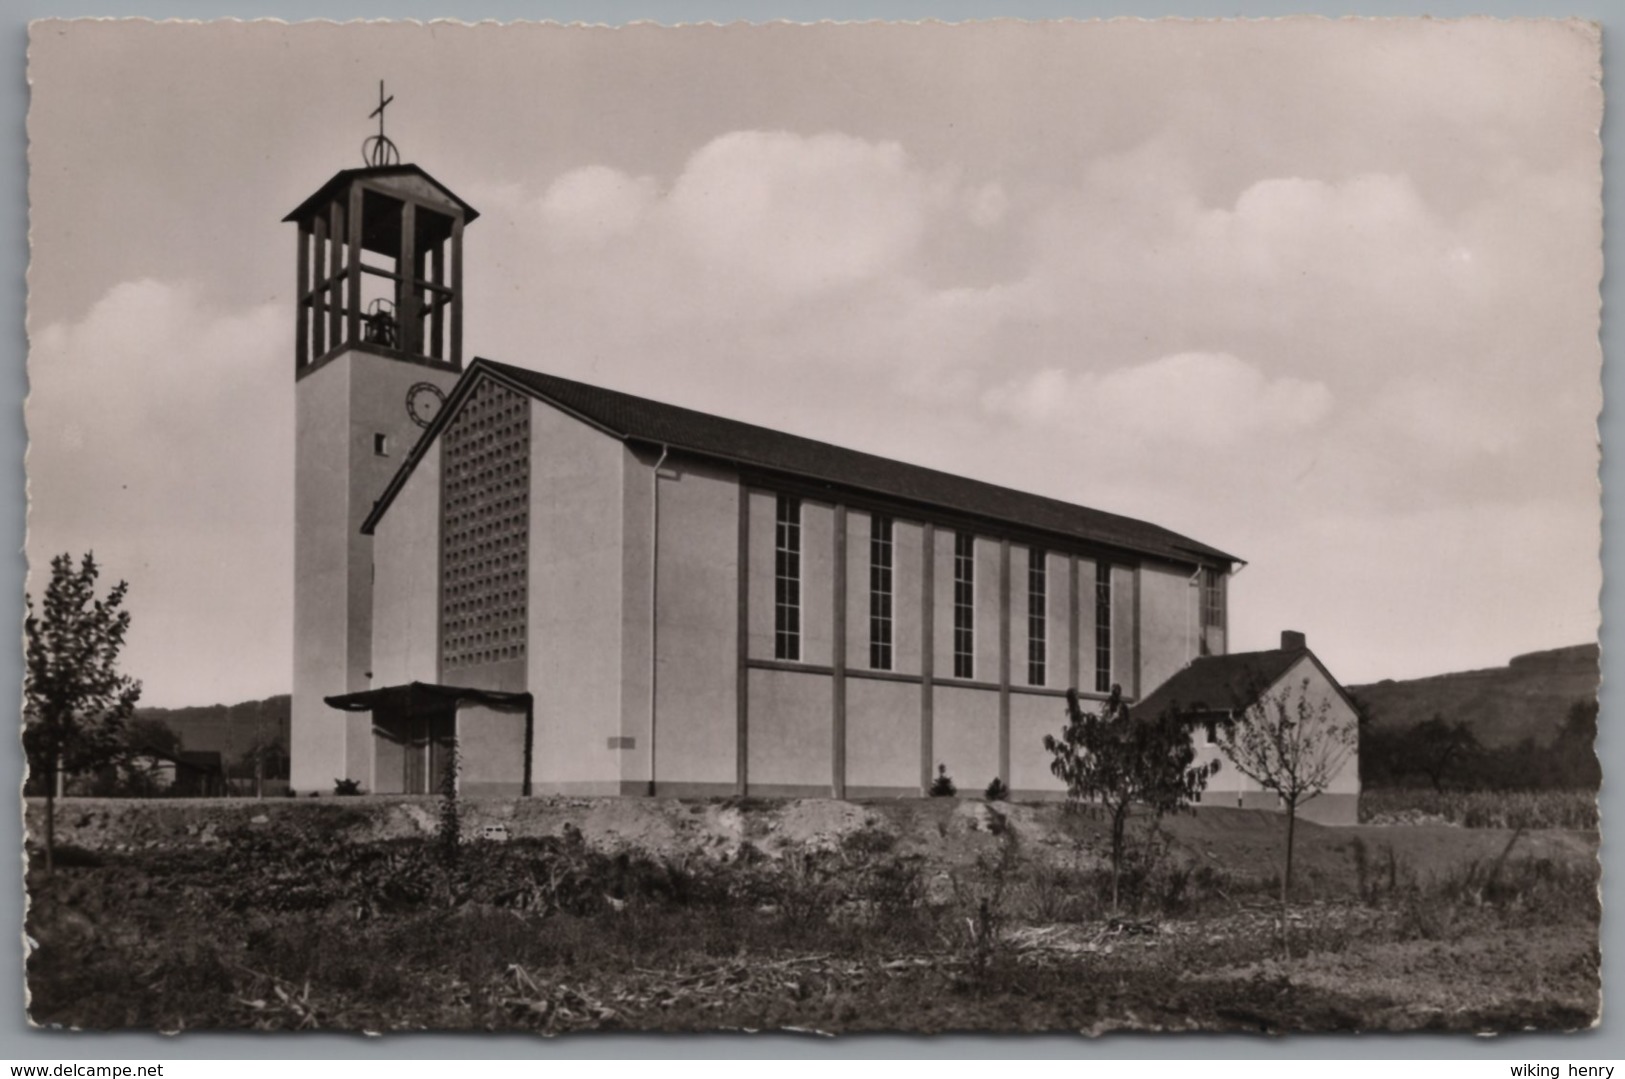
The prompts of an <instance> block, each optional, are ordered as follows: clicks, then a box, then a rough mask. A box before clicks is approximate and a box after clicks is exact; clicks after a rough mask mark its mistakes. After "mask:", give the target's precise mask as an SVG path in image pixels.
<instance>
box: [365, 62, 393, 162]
mask: <svg viewBox="0 0 1625 1079" xmlns="http://www.w3.org/2000/svg"><path fill="white" fill-rule="evenodd" d="M394 100H395V95H394V94H390V95H389V96H388V97H385V96H384V80H383V79H379V80H378V107H377V108H376V109H373V110H372V112H370V113H368V114H367V119H369V120H370V119H372V118H373V117H374V116H376V117H378V134H376V135H369V136H367V138H366V140H365V141H363V142H362V144H361V159H362V160H363V161H365V162H366V163H367V164H368V165H371V166H374V167H377V166H379V165H399V164H400V163H401V151H400V148H399V147H397V146H396V145H395V144H394V143H393V142H391V141H390V139H389V136H387V135H385V134H384V110H385V109H386V108H388V107H389V103H390V102H391V101H394Z"/></svg>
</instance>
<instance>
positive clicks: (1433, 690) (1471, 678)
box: [1348, 644, 1600, 746]
mask: <svg viewBox="0 0 1625 1079" xmlns="http://www.w3.org/2000/svg"><path fill="white" fill-rule="evenodd" d="M1599 658H1600V657H1599V651H1598V648H1597V646H1596V645H1594V644H1581V645H1574V646H1572V647H1569V648H1554V649H1551V650H1550V651H1545V652H1530V653H1528V654H1527V655H1522V656H1516V657H1514V658H1513V660H1512V662H1511V663H1509V664H1507V665H1506V666H1505V667H1490V668H1486V669H1484V670H1478V671H1459V672H1457V673H1454V674H1438V675H1433V676H1431V677H1428V678H1412V679H1407V680H1405V681H1395V680H1393V679H1385V680H1384V681H1381V682H1375V683H1372V684H1369V685H1363V686H1349V687H1348V690H1349V692H1350V693H1352V694H1353V695H1354V696H1355V697H1356V698H1357V699H1358V700H1359V701H1361V702H1362V703H1363V704H1364V705H1365V706H1366V708H1367V710H1368V711H1369V712H1370V714H1371V719H1372V723H1373V724H1374V725H1375V726H1377V727H1379V728H1384V729H1389V730H1396V729H1403V728H1406V727H1410V726H1412V725H1414V724H1417V723H1421V722H1424V721H1425V720H1428V719H1430V718H1432V717H1433V716H1434V715H1435V714H1438V715H1442V716H1443V717H1444V718H1445V720H1446V721H1447V722H1451V723H1454V722H1456V721H1458V720H1459V721H1463V722H1465V723H1467V724H1468V726H1469V727H1471V728H1472V730H1473V732H1474V733H1475V734H1477V735H1478V739H1479V741H1480V742H1482V743H1483V744H1485V745H1487V746H1504V745H1515V744H1516V743H1518V742H1520V741H1522V740H1523V739H1524V738H1526V737H1533V738H1534V739H1535V741H1537V742H1539V743H1543V744H1544V743H1546V742H1549V741H1551V739H1552V738H1553V737H1554V736H1555V735H1556V734H1557V731H1558V730H1559V728H1561V727H1562V725H1563V717H1564V716H1565V715H1566V714H1567V712H1568V710H1569V708H1570V707H1571V706H1572V705H1573V704H1574V702H1576V701H1583V700H1590V699H1593V698H1595V697H1596V695H1597V687H1598V684H1599V682H1600V668H1599V667H1598V662H1599Z"/></svg>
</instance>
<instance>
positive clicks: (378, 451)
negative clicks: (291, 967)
mask: <svg viewBox="0 0 1625 1079" xmlns="http://www.w3.org/2000/svg"><path fill="white" fill-rule="evenodd" d="M378 92H379V104H378V108H377V110H375V111H374V113H373V115H374V116H376V117H377V118H378V134H377V135H375V136H372V137H370V138H368V139H367V140H366V142H365V143H364V144H363V147H362V155H363V160H364V161H365V162H366V163H365V165H364V166H363V167H361V168H353V169H345V170H343V171H341V172H339V173H338V174H336V175H335V176H334V177H333V178H332V179H330V180H328V181H327V183H325V184H323V185H322V186H321V187H320V188H319V189H318V190H317V191H316V193H315V194H313V195H311V196H310V197H309V198H307V199H306V200H305V201H304V202H302V203H300V204H299V206H298V208H297V209H295V210H294V211H293V212H292V213H290V214H288V216H287V217H285V218H283V220H284V221H291V222H293V223H294V224H295V225H297V226H298V247H297V258H296V265H297V271H298V287H297V290H296V291H295V293H294V296H295V308H294V314H295V322H296V328H295V336H294V370H293V376H294V415H295V449H294V580H293V594H294V601H293V617H294V660H293V667H294V669H293V715H292V728H291V740H292V745H291V746H290V747H289V750H290V754H291V756H292V775H291V778H290V785H291V786H292V787H293V788H294V789H295V790H296V791H298V792H299V793H301V794H304V793H309V792H320V793H323V794H326V793H330V792H331V791H332V790H333V785H334V781H335V780H338V779H354V780H358V781H359V782H360V783H361V785H362V787H363V788H365V789H368V790H370V789H372V786H373V783H372V778H371V774H370V773H371V767H372V746H371V740H372V739H371V731H370V729H369V724H370V722H371V721H370V718H369V717H368V716H367V715H366V714H364V713H363V714H359V715H356V714H352V713H345V712H339V711H336V710H334V709H332V708H329V707H328V706H327V705H326V704H325V703H324V702H323V699H322V698H324V697H328V696H333V695H336V694H341V693H353V692H357V691H360V690H365V689H368V688H371V686H370V679H371V670H370V668H371V657H372V538H371V537H370V536H364V535H362V534H361V524H362V522H363V521H364V520H365V519H366V516H367V514H368V512H369V511H370V510H371V509H372V505H373V501H374V500H375V499H376V498H377V497H378V496H379V495H380V494H382V493H383V490H384V487H385V486H386V485H387V484H388V483H389V480H390V478H391V477H392V476H394V474H395V472H396V470H397V469H399V468H400V466H401V463H402V462H403V461H404V460H405V457H406V454H407V453H408V451H410V450H411V448H412V446H413V445H414V444H415V443H416V441H417V439H418V436H419V435H421V434H422V433H423V429H424V428H425V427H427V426H428V425H429V423H430V422H432V421H433V419H434V416H435V414H436V413H437V412H438V410H439V406H440V404H441V402H443V401H444V399H445V395H446V393H447V392H449V390H450V388H451V386H452V384H453V383H455V382H456V381H457V378H458V375H459V374H461V372H462V369H463V295H462V291H463V290H462V283H463V228H464V226H465V225H467V224H468V223H469V222H471V221H473V220H474V219H475V218H476V217H477V216H479V215H478V212H477V211H476V210H475V209H474V208H473V207H472V206H470V205H469V204H468V203H466V202H464V201H463V200H462V199H460V198H458V197H457V195H455V194H454V193H453V192H452V191H451V190H450V189H449V188H447V187H446V186H444V185H443V184H441V183H440V182H439V181H437V180H436V179H435V178H434V177H432V176H430V175H429V174H428V173H427V172H425V171H424V170H423V169H421V168H419V167H418V166H416V165H410V164H407V165H403V164H401V163H400V154H399V152H398V151H397V150H396V148H395V145H394V143H392V142H391V141H390V140H389V139H388V138H387V137H385V135H384V127H383V116H384V109H385V108H386V107H387V106H388V105H389V103H390V102H391V101H392V100H393V98H386V97H385V96H384V91H383V84H382V83H380V84H379V91H378Z"/></svg>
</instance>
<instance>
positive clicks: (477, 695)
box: [322, 682, 530, 716]
mask: <svg viewBox="0 0 1625 1079" xmlns="http://www.w3.org/2000/svg"><path fill="white" fill-rule="evenodd" d="M322 699H323V700H325V701H326V702H327V703H328V704H329V705H330V706H331V707H333V708H338V709H340V710H342V711H345V712H381V711H387V712H390V713H393V714H395V715H401V716H415V715H422V714H425V713H429V712H441V711H444V710H445V709H446V708H448V707H455V706H456V705H458V704H459V703H462V702H464V701H467V702H469V703H471V704H484V705H489V706H490V707H492V708H525V707H528V706H529V705H530V694H529V693H502V692H498V691H497V690H492V689H474V688H473V687H471V686H442V685H436V684H435V683H433V682H408V683H406V685H404V686H385V687H383V688H381V689H369V690H364V691H363V692H360V693H344V694H340V695H339V696H337V697H324V698H322Z"/></svg>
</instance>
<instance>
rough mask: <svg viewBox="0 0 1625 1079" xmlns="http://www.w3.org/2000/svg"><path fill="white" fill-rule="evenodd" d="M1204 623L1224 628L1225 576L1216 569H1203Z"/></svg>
mask: <svg viewBox="0 0 1625 1079" xmlns="http://www.w3.org/2000/svg"><path fill="white" fill-rule="evenodd" d="M1202 625H1204V626H1218V627H1219V628H1221V629H1222V628H1224V577H1223V575H1222V574H1220V573H1219V571H1218V570H1216V569H1205V568H1204V569H1203V570H1202Z"/></svg>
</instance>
